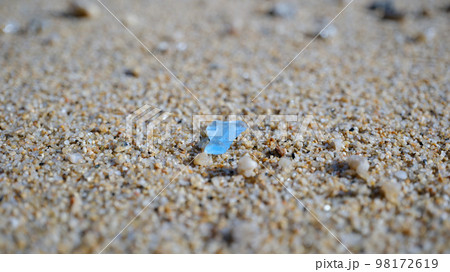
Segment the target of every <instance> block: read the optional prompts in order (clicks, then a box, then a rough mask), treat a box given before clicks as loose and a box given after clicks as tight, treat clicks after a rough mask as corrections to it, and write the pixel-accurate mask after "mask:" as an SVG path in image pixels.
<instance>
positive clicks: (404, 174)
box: [394, 171, 408, 180]
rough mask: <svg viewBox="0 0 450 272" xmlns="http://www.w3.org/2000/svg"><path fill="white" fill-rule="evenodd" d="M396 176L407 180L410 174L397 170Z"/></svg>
mask: <svg viewBox="0 0 450 272" xmlns="http://www.w3.org/2000/svg"><path fill="white" fill-rule="evenodd" d="M394 176H395V177H396V178H398V179H401V180H405V179H407V178H408V174H406V172H405V171H397V172H395V174H394Z"/></svg>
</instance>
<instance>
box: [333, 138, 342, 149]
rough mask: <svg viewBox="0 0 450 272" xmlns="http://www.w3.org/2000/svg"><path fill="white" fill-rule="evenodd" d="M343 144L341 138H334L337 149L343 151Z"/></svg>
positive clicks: (334, 145)
mask: <svg viewBox="0 0 450 272" xmlns="http://www.w3.org/2000/svg"><path fill="white" fill-rule="evenodd" d="M343 145H344V144H343V142H342V140H341V138H336V139H334V140H333V147H334V149H335V150H336V151H341V149H342V147H343Z"/></svg>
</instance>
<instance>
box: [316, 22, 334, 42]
mask: <svg viewBox="0 0 450 272" xmlns="http://www.w3.org/2000/svg"><path fill="white" fill-rule="evenodd" d="M318 33H319V32H318ZM336 34H337V28H336V27H335V26H334V25H329V26H328V27H327V28H325V29H323V31H322V32H320V34H319V37H320V38H322V39H328V38H332V37H334V36H336Z"/></svg>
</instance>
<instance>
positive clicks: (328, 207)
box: [323, 205, 331, 212]
mask: <svg viewBox="0 0 450 272" xmlns="http://www.w3.org/2000/svg"><path fill="white" fill-rule="evenodd" d="M323 210H324V211H326V212H329V211H330V210H331V206H330V205H325V206H323Z"/></svg>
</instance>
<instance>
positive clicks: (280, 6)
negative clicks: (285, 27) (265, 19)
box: [267, 3, 295, 18]
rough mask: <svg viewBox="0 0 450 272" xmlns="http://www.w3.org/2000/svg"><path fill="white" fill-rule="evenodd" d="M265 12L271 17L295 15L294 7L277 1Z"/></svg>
mask: <svg viewBox="0 0 450 272" xmlns="http://www.w3.org/2000/svg"><path fill="white" fill-rule="evenodd" d="M267 14H268V15H270V16H273V17H280V18H289V17H293V16H294V15H295V8H294V7H293V6H292V5H291V4H288V3H277V4H275V5H274V6H273V7H272V8H271V9H270V10H269V11H268V12H267Z"/></svg>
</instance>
